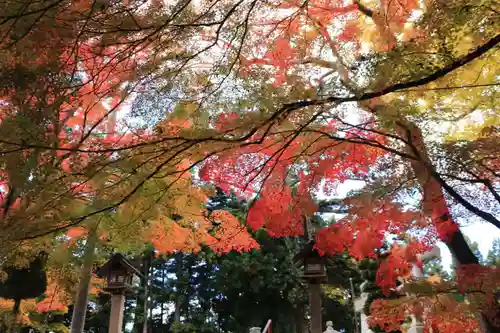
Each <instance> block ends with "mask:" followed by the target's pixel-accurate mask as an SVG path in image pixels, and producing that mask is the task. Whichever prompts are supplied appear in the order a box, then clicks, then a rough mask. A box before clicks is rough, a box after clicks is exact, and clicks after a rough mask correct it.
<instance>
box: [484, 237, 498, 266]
mask: <svg viewBox="0 0 500 333" xmlns="http://www.w3.org/2000/svg"><path fill="white" fill-rule="evenodd" d="M486 264H487V265H495V266H498V265H499V264H500V239H498V238H496V239H495V240H493V243H492V244H491V249H490V250H489V251H488V255H487V256H486Z"/></svg>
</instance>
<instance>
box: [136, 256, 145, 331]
mask: <svg viewBox="0 0 500 333" xmlns="http://www.w3.org/2000/svg"><path fill="white" fill-rule="evenodd" d="M142 274H143V275H144V277H143V278H142V279H141V289H142V293H140V294H139V295H137V298H136V305H135V311H134V313H135V316H134V328H133V332H135V333H146V332H147V329H148V328H147V317H148V276H149V257H148V256H147V255H144V256H143V257H142Z"/></svg>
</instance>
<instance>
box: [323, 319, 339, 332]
mask: <svg viewBox="0 0 500 333" xmlns="http://www.w3.org/2000/svg"><path fill="white" fill-rule="evenodd" d="M324 333H340V332H339V331H336V330H334V329H333V322H332V321H327V322H326V331H325V332H324Z"/></svg>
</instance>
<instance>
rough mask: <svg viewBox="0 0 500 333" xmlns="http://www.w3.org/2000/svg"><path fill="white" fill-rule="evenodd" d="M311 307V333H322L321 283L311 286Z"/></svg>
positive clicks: (311, 284)
mask: <svg viewBox="0 0 500 333" xmlns="http://www.w3.org/2000/svg"><path fill="white" fill-rule="evenodd" d="M309 305H310V307H311V333H322V332H323V322H322V320H321V285H320V284H319V283H310V284H309Z"/></svg>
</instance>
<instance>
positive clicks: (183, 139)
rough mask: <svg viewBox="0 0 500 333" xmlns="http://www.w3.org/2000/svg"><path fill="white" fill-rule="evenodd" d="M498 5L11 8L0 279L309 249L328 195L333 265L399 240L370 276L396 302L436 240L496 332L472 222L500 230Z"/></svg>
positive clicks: (4, 6) (2, 21)
mask: <svg viewBox="0 0 500 333" xmlns="http://www.w3.org/2000/svg"><path fill="white" fill-rule="evenodd" d="M498 10H499V8H498V4H497V3H496V1H493V0H483V1H480V2H479V3H477V4H476V3H474V4H471V3H470V2H469V1H465V0H451V1H446V2H443V1H437V0H424V1H413V0H404V1H403V0H402V1H387V0H380V1H374V0H366V1H365V0H356V1H354V0H353V1H337V0H328V1H326V0H309V1H296V0H273V1H261V0H214V1H206V0H198V1H191V0H179V1H157V0H151V1H142V0H123V1H110V0H48V1H41V2H22V1H19V2H17V1H0V36H1V37H0V38H1V39H0V59H2V61H0V82H1V83H0V206H1V216H0V223H1V225H2V233H1V234H0V258H1V263H2V267H3V266H4V264H5V265H7V264H8V265H9V266H12V265H18V266H23V265H24V266H26V265H27V263H26V260H19V259H18V258H17V257H16V256H15V254H16V253H19V252H23V251H24V252H23V253H24V258H29V257H30V255H31V254H32V253H39V252H40V251H42V250H47V251H48V252H49V253H51V254H50V256H53V253H52V252H54V253H55V250H54V249H57V248H59V247H61V246H73V244H74V242H78V241H79V240H80V241H81V240H82V239H83V238H85V237H86V235H89V234H90V233H95V235H96V237H97V239H98V243H99V246H108V247H111V248H115V249H119V250H121V251H131V252H133V251H135V252H140V251H142V249H143V247H144V244H145V243H152V244H153V245H154V246H155V247H156V249H157V251H159V252H161V253H172V252H179V251H185V252H198V251H200V249H201V248H202V247H203V246H208V247H210V248H212V249H213V251H215V252H216V253H219V254H223V253H227V252H231V251H237V252H246V251H250V250H252V249H254V248H258V247H259V244H258V242H257V241H256V240H255V239H254V238H253V237H252V234H251V232H249V231H248V230H247V226H248V227H250V228H251V229H252V230H253V231H257V230H260V229H264V230H265V231H266V232H267V233H268V234H269V235H271V236H273V237H288V236H300V235H302V233H303V230H304V228H303V223H304V221H309V220H310V219H311V218H312V216H314V215H315V214H316V213H317V211H318V209H319V208H318V207H321V205H319V201H320V200H323V199H324V198H325V197H327V198H332V197H333V198H335V203H334V205H333V206H335V209H336V208H338V209H340V210H342V211H343V212H346V214H344V216H343V217H342V218H341V219H339V220H337V221H336V222H335V223H331V224H330V225H328V226H325V227H324V228H322V229H321V230H319V231H318V232H317V235H316V240H317V247H318V249H319V250H320V251H321V252H322V253H324V254H328V255H333V254H341V253H344V252H348V253H349V254H350V255H352V256H353V257H355V258H356V259H358V260H361V259H363V258H366V257H368V258H372V259H377V258H378V257H379V253H378V251H377V249H379V248H381V246H382V245H383V244H384V242H385V241H386V240H387V239H389V238H390V239H392V241H391V248H390V250H389V251H388V255H387V257H385V258H384V260H383V261H382V262H381V263H380V265H379V268H378V273H377V278H376V280H377V281H376V282H377V284H378V285H379V286H380V287H381V288H382V290H384V291H385V292H386V293H389V292H390V291H391V290H393V289H395V288H396V280H397V279H398V278H404V277H408V276H409V275H410V272H411V263H412V262H415V261H416V262H418V261H419V257H418V255H419V254H420V253H422V252H424V251H426V250H428V249H430V248H431V247H432V246H434V245H435V243H436V242H438V241H442V242H444V243H445V244H446V245H447V246H448V248H449V249H450V251H451V253H452V255H453V257H454V259H455V260H456V262H457V263H458V264H459V265H461V267H459V268H457V282H458V283H459V284H460V286H459V289H460V290H461V291H462V292H463V293H464V294H467V295H468V297H469V301H470V302H471V303H473V304H474V306H475V308H474V309H476V308H477V309H478V310H477V311H476V310H474V309H472V310H470V309H469V310H467V311H468V312H467V316H469V317H470V318H477V319H478V320H480V321H481V322H483V323H484V325H485V327H487V328H488V330H490V331H491V332H493V331H494V330H495V328H494V326H495V325H497V324H498V323H496V322H495V321H496V319H498V318H500V316H497V315H498V313H499V311H500V309H499V306H498V302H497V300H496V297H497V296H496V295H497V294H498V288H499V283H500V279H499V278H498V269H497V268H496V267H494V266H485V265H479V264H480V262H479V258H477V256H476V255H475V253H474V251H473V249H471V247H470V246H469V244H468V243H467V241H466V239H465V237H464V235H463V234H462V232H461V230H460V228H459V227H460V225H462V224H465V223H468V222H475V221H480V222H484V223H490V224H492V225H494V226H496V227H497V228H500V212H499V207H500V192H499V190H500V183H499V177H500V176H499V172H498V167H499V162H500V161H499V156H500V154H499V153H500V150H499V145H498V139H499V130H498V128H499V127H498V126H499V123H498V122H499V120H498V119H500V116H499V114H498V107H497V105H496V100H497V97H498V91H499V90H498V84H499V83H498V64H499V63H500V61H499V60H500V59H499V52H498V43H499V42H500V35H499V34H498V31H499V29H498V28H499V24H498V22H499V20H498ZM353 181H354V182H359V183H361V184H362V185H363V186H362V188H360V189H358V190H352V191H350V192H349V193H348V194H347V196H345V197H339V196H338V188H339V186H341V185H342V184H346V183H348V182H353ZM215 187H218V188H220V189H221V190H222V191H224V192H226V193H230V192H231V191H233V192H234V193H236V194H237V195H238V197H239V198H240V199H245V200H250V201H252V204H251V205H250V208H249V210H248V213H246V214H245V216H244V218H245V221H246V225H242V224H241V223H240V222H239V221H238V218H237V216H235V215H234V214H233V213H232V212H231V211H230V210H225V209H221V210H210V209H207V208H206V206H205V203H206V202H207V200H208V197H209V196H210V195H212V194H214V192H215ZM87 239H88V237H87ZM19 248H22V249H23V251H18V249H19ZM487 260H488V263H493V261H492V260H490V259H489V258H488V259H487ZM49 262H51V261H50V260H49ZM65 267H66V266H65ZM472 272H476V273H477V272H480V274H479V275H478V274H476V273H474V274H473V273H472ZM478 276H480V278H478ZM49 280H50V278H49ZM479 280H481V281H483V282H485V281H487V283H486V282H485V283H481V284H479V285H480V286H481V287H480V288H479V290H478V289H477V285H478V281H479ZM447 305H448V308H452V307H453V306H454V305H456V304H455V303H453V302H452V301H450V302H449V303H447ZM464 311H465V310H464ZM463 313H464V312H462V314H463ZM449 314H450V319H449V322H450V323H460V320H455V319H453V318H452V315H453V314H458V313H457V311H450V312H449ZM380 318H382V317H380ZM384 318H386V319H387V320H391V318H392V319H393V321H395V322H397V320H396V319H394V316H392V317H391V316H387V317H384ZM474 320H475V319H474ZM472 321H473V320H471V322H472ZM462 322H463V321H462ZM471 325H472V324H471ZM497 326H498V325H497ZM450 327H451V328H450ZM471 327H473V326H471ZM447 329H449V330H450V332H452V331H454V330H456V327H454V326H453V325H452V324H450V325H449V327H448V328H447ZM498 329H500V328H497V330H498Z"/></svg>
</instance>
